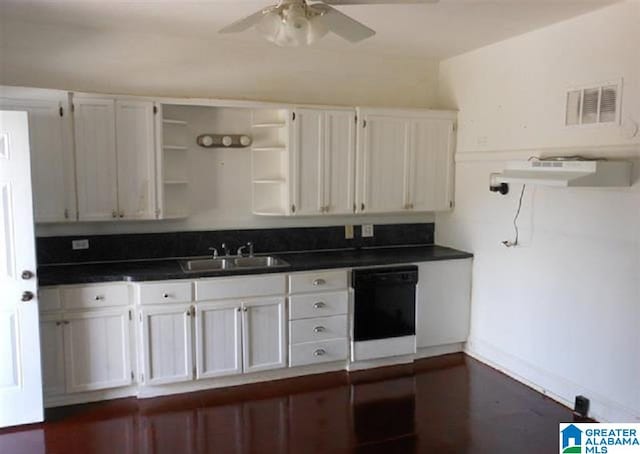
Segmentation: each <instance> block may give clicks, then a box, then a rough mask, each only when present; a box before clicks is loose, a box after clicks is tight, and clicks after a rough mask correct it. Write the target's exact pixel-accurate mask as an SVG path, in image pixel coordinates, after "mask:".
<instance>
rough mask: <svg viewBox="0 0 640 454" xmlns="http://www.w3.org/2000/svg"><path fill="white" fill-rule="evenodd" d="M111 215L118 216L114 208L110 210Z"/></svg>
mask: <svg viewBox="0 0 640 454" xmlns="http://www.w3.org/2000/svg"><path fill="white" fill-rule="evenodd" d="M111 217H112V218H117V217H118V212H117V211H116V210H111Z"/></svg>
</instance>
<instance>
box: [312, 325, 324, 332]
mask: <svg viewBox="0 0 640 454" xmlns="http://www.w3.org/2000/svg"><path fill="white" fill-rule="evenodd" d="M324 330H325V328H324V326H316V327H315V328H313V332H314V333H322V332H324Z"/></svg>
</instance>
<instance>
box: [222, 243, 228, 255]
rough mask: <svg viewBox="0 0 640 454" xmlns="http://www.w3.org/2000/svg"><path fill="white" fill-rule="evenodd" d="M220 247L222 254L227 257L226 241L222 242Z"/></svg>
mask: <svg viewBox="0 0 640 454" xmlns="http://www.w3.org/2000/svg"><path fill="white" fill-rule="evenodd" d="M220 248H221V249H222V250H223V251H224V256H225V257H229V248H228V247H227V243H222V246H220Z"/></svg>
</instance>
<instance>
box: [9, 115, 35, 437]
mask: <svg viewBox="0 0 640 454" xmlns="http://www.w3.org/2000/svg"><path fill="white" fill-rule="evenodd" d="M35 271H36V255H35V245H34V232H33V208H32V203H31V174H30V169H29V128H28V119H27V113H26V112H4V111H0V365H1V366H0V427H6V426H13V425H17V424H26V423H33V422H38V421H42V419H43V407H42V375H41V370H40V336H39V327H40V324H39V322H38V301H37V296H36V295H37V289H38V284H37V282H36V278H35Z"/></svg>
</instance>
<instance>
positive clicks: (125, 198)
mask: <svg viewBox="0 0 640 454" xmlns="http://www.w3.org/2000/svg"><path fill="white" fill-rule="evenodd" d="M153 115H154V114H153V102H149V101H124V100H118V101H116V149H117V158H118V159H117V160H118V217H120V218H125V219H155V218H156V203H155V200H156V196H155V152H156V149H155V137H154V118H153Z"/></svg>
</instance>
